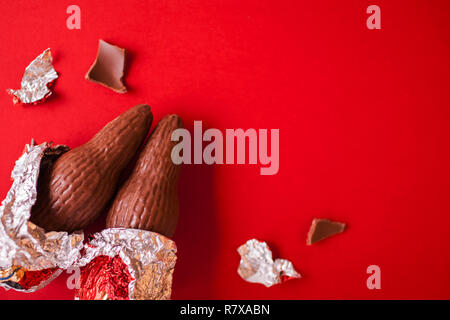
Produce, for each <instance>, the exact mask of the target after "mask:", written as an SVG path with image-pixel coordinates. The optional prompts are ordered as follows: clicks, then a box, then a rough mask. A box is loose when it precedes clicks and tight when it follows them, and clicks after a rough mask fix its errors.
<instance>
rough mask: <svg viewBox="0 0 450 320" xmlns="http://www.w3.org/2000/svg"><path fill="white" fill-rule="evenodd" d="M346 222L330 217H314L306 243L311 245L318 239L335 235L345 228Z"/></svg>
mask: <svg viewBox="0 0 450 320" xmlns="http://www.w3.org/2000/svg"><path fill="white" fill-rule="evenodd" d="M345 227H346V225H345V223H343V222H336V221H331V220H328V219H314V220H313V222H312V224H311V228H310V229H309V232H308V238H307V239H306V244H308V245H311V244H313V243H315V242H317V241H320V240H323V239H326V238H328V237H331V236H334V235H335V234H338V233H341V232H343V231H344V230H345Z"/></svg>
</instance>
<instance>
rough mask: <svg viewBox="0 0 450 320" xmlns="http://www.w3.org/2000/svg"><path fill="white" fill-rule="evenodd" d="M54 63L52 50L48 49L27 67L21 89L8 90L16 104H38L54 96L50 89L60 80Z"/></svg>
mask: <svg viewBox="0 0 450 320" xmlns="http://www.w3.org/2000/svg"><path fill="white" fill-rule="evenodd" d="M52 62H53V59H52V53H51V51H50V49H47V50H45V51H44V52H43V53H41V54H40V55H39V56H38V57H37V58H36V59H34V60H33V61H32V62H31V63H30V65H29V66H28V67H26V69H25V73H24V74H23V77H22V82H21V88H20V89H19V90H13V89H8V90H6V92H8V93H9V94H10V95H12V96H13V102H14V104H17V103H23V104H37V103H39V102H43V101H45V100H46V99H47V98H48V97H49V96H50V95H51V94H52V92H51V91H50V87H51V86H52V84H53V82H54V81H55V80H56V79H57V78H58V74H57V73H56V71H55V69H54V68H53V65H52Z"/></svg>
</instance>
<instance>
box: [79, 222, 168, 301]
mask: <svg viewBox="0 0 450 320" xmlns="http://www.w3.org/2000/svg"><path fill="white" fill-rule="evenodd" d="M90 238H91V240H90V241H89V242H88V243H87V244H85V247H84V249H83V255H82V257H81V258H80V259H79V260H78V261H77V263H76V266H78V267H81V276H80V283H79V284H78V285H79V289H78V290H77V291H76V294H75V298H76V299H89V300H91V299H103V300H106V299H108V300H109V299H111V300H116V299H130V300H166V299H170V295H171V291H172V289H171V288H172V275H173V270H174V268H175V262H176V258H177V257H176V251H177V248H176V245H175V242H173V241H172V240H170V239H169V238H166V237H164V236H162V235H160V234H158V233H155V232H150V231H145V230H138V229H126V228H110V229H105V230H103V231H101V232H98V233H95V234H94V235H92V236H91V237H90Z"/></svg>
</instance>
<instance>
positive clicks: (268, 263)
mask: <svg viewBox="0 0 450 320" xmlns="http://www.w3.org/2000/svg"><path fill="white" fill-rule="evenodd" d="M237 251H238V253H239V254H240V255H241V261H240V264H239V267H238V274H239V275H240V276H241V277H242V279H244V280H245V281H248V282H253V283H261V284H263V285H265V286H266V287H270V286H273V285H274V284H278V283H281V282H283V281H285V280H287V279H290V278H301V275H300V274H299V273H298V272H297V271H295V269H294V266H293V265H292V262H290V261H289V260H286V259H276V260H275V261H274V260H273V258H272V251H270V249H269V246H268V245H267V243H265V242H262V241H258V240H256V239H251V240H248V241H247V242H246V243H245V244H243V245H242V246H240V247H239V248H238V249H237Z"/></svg>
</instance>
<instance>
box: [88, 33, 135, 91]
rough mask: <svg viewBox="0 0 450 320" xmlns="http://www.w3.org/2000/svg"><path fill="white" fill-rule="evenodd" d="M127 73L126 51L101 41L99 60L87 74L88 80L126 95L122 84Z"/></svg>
mask: <svg viewBox="0 0 450 320" xmlns="http://www.w3.org/2000/svg"><path fill="white" fill-rule="evenodd" d="M124 72H125V49H122V48H119V47H118V46H115V45H112V44H109V43H107V42H106V41H103V40H99V43H98V52H97V58H96V59H95V61H94V63H93V64H92V66H91V68H90V69H89V71H88V72H87V74H86V79H87V80H89V81H92V82H95V83H99V84H101V85H103V86H105V87H107V88H109V89H111V90H113V91H115V92H118V93H125V92H127V88H126V87H125V85H124V84H123V82H122V79H123V77H124Z"/></svg>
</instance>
